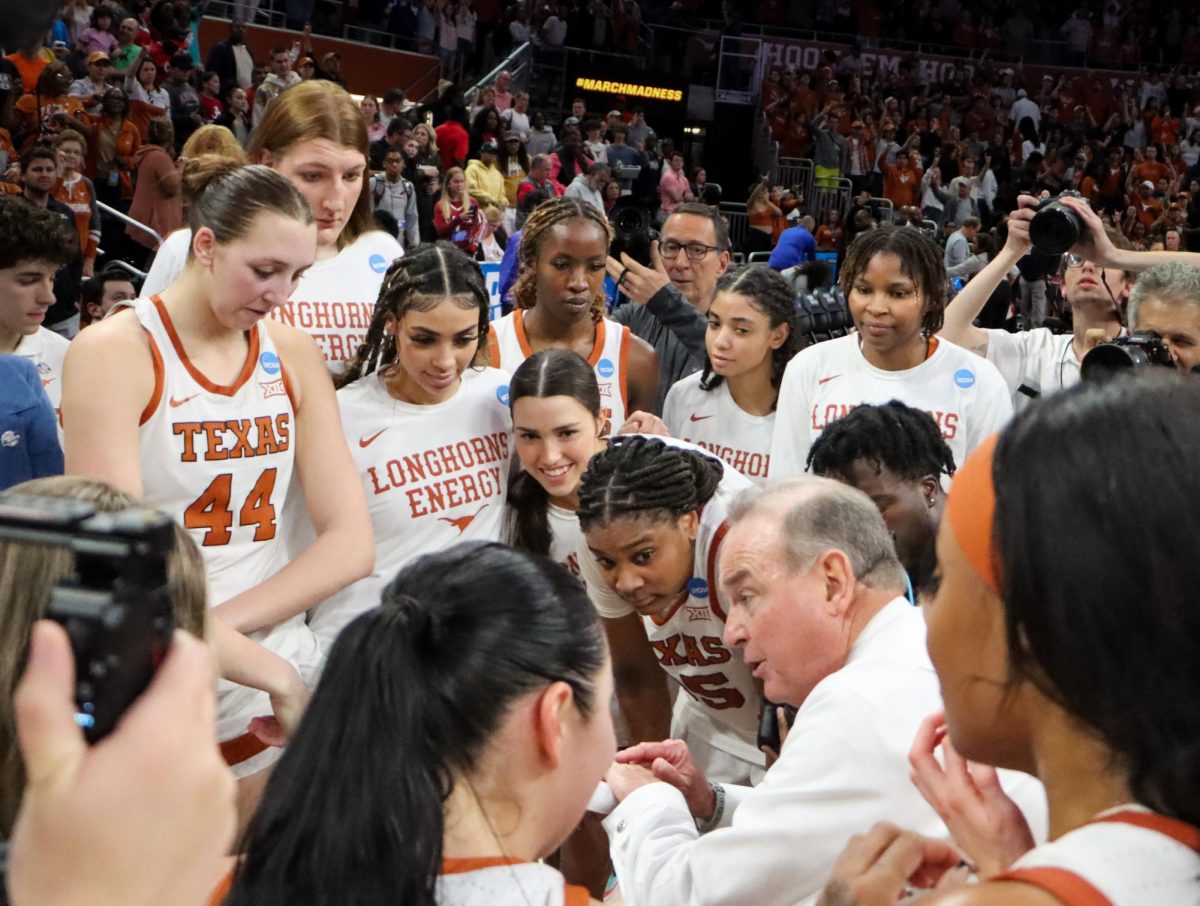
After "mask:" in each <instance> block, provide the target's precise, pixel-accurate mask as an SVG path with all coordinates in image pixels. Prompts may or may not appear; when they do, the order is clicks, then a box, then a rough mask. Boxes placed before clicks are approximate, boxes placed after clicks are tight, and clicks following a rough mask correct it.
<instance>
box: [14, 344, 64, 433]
mask: <svg viewBox="0 0 1200 906" xmlns="http://www.w3.org/2000/svg"><path fill="white" fill-rule="evenodd" d="M70 345H71V343H70V341H69V340H68V339H67V338H66V337H63V336H60V335H59V334H56V333H55V332H54V331H53V330H48V329H47V328H45V327H39V328H38V329H37V333H31V334H26V335H25V336H23V337H21V342H19V343H18V344H17V348H16V349H14V350H13V355H19V356H21V357H22V358H25V359H29V361H31V362H32V363H33V365H34V367H35V368H37V373H38V377H39V378H41V380H42V387H43V389H45V391H46V396H48V397H50V405H51V406H53V407H54V411H55V412H58V411H59V409H60V408H61V407H62V373H63V360H64V359H65V358H66V357H67V347H69V346H70Z"/></svg>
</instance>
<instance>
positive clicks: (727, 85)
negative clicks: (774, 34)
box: [715, 35, 766, 104]
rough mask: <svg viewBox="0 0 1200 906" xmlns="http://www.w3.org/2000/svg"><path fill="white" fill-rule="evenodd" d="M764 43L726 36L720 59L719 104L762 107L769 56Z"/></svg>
mask: <svg viewBox="0 0 1200 906" xmlns="http://www.w3.org/2000/svg"><path fill="white" fill-rule="evenodd" d="M762 44H763V42H762V39H761V38H749V37H745V36H742V35H722V36H721V50H720V55H719V56H718V57H717V85H716V91H715V95H716V100H718V101H724V102H726V103H731V104H758V103H759V101H760V99H761V97H762V69H763V61H764V60H765V59H766V55H765V54H764V53H763V52H762Z"/></svg>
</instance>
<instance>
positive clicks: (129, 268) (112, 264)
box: [104, 258, 146, 286]
mask: <svg viewBox="0 0 1200 906" xmlns="http://www.w3.org/2000/svg"><path fill="white" fill-rule="evenodd" d="M109 268H116V269H117V270H122V271H125V273H127V274H129V275H130V276H132V277H133V279H135V280H136V281H137V282H138V285H139V286H140V285H141V282H142V281H143V280H145V279H146V272H145V271H139V270H138V269H137V268H136V267H134V266H133V265H132V264H130V263H129V262H128V261H123V260H122V259H120V258H109V259H108V261H107V262H105V265H104V269H105V270H108V269H109Z"/></svg>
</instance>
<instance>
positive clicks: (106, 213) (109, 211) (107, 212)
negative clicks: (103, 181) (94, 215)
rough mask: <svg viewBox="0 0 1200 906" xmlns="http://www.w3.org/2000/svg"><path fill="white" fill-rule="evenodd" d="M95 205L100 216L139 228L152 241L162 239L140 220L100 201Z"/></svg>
mask: <svg viewBox="0 0 1200 906" xmlns="http://www.w3.org/2000/svg"><path fill="white" fill-rule="evenodd" d="M96 207H97V208H99V209H100V214H101V216H103V217H112V218H114V219H116V220H119V221H121V222H122V223H124V224H128V225H129V226H131V227H133V228H134V229H135V230H141V231H142V232H143V233H145V234H146V235H148V236H150V237H152V238H153V239H154V241H155V242H157V243H159V244H160V245H161V244H162V241H163V238H162V236H160V235H158V233H156V232H154V230H152V229H150V227H148V226H146V224H144V223H142V222H141V221H140V220H134V219H133V218H132V217H130V216H129V215H128V214H122V213H121V212H120V211H118V210H117V209H116V208H113V207H109V206H108V205H106V204H105V203H104V202H102V201H97V202H96ZM143 276H145V275H144V274H143Z"/></svg>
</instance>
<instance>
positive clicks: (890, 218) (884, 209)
mask: <svg viewBox="0 0 1200 906" xmlns="http://www.w3.org/2000/svg"><path fill="white" fill-rule="evenodd" d="M867 204H869V205H870V206H871V207H872V208H875V209H876V210H878V211H879V219H880V220H881V221H886V222H887V223H895V222H896V206H895V205H894V204H892V200H891V199H890V198H877V197H875V196H871V197H870V198H868V199H867Z"/></svg>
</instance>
